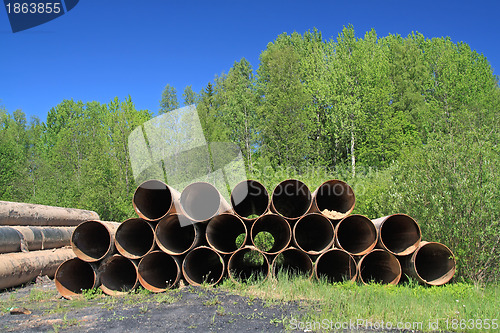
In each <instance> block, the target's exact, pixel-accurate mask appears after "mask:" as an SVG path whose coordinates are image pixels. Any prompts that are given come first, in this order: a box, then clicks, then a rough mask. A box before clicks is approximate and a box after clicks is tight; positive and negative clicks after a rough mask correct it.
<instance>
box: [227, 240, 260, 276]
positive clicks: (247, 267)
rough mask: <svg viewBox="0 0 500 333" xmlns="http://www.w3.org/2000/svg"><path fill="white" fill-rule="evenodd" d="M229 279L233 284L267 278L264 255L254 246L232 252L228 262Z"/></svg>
mask: <svg viewBox="0 0 500 333" xmlns="http://www.w3.org/2000/svg"><path fill="white" fill-rule="evenodd" d="M227 269H228V273H229V278H230V279H231V280H232V281H234V282H235V283H241V282H247V281H249V280H251V279H257V278H259V277H263V278H264V279H266V278H267V277H268V276H269V271H270V269H269V261H268V260H267V257H266V255H265V254H264V253H262V252H261V251H260V250H259V249H257V248H256V247H254V246H245V247H243V248H241V249H239V250H237V251H236V252H234V253H233V254H232V255H231V257H230V258H229V262H228V266H227Z"/></svg>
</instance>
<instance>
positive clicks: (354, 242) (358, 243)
mask: <svg viewBox="0 0 500 333" xmlns="http://www.w3.org/2000/svg"><path fill="white" fill-rule="evenodd" d="M377 236H378V235H377V228H376V227H375V225H374V224H373V222H372V221H371V220H370V219H369V218H367V217H366V216H363V215H357V214H355V215H349V216H347V217H345V218H343V219H342V220H341V221H340V222H339V223H338V224H337V226H336V227H335V245H337V247H339V248H341V249H343V250H346V251H347V252H349V253H350V254H352V255H356V256H362V255H365V254H367V253H368V252H370V251H371V250H373V249H374V248H375V245H377Z"/></svg>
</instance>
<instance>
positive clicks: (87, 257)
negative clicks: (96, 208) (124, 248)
mask: <svg viewBox="0 0 500 333" xmlns="http://www.w3.org/2000/svg"><path fill="white" fill-rule="evenodd" d="M119 226H120V223H117V222H107V221H97V220H94V221H86V222H83V223H81V224H80V225H79V226H78V227H76V229H75V230H74V231H73V235H72V236H71V247H72V248H73V251H74V252H75V254H76V256H77V257H78V258H80V259H82V260H83V261H87V262H96V261H99V260H102V259H104V258H105V257H107V256H110V255H111V254H112V253H113V252H114V250H115V233H116V229H118V227H119Z"/></svg>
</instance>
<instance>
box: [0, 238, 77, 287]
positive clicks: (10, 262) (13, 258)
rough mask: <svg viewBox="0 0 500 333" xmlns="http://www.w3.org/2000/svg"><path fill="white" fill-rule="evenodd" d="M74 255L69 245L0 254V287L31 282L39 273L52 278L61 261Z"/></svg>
mask: <svg viewBox="0 0 500 333" xmlns="http://www.w3.org/2000/svg"><path fill="white" fill-rule="evenodd" d="M74 257H75V254H74V253H73V251H72V250H71V248H69V247H65V248H59V249H51V250H41V251H33V252H28V253H23V252H18V253H4V254H0V289H5V288H10V287H15V286H18V285H21V284H23V283H27V282H31V281H32V280H33V279H35V278H36V277H37V276H39V275H48V276H49V277H51V278H52V277H53V276H54V274H55V272H56V270H57V267H59V265H60V264H61V263H62V262H64V261H66V260H68V259H71V258H74Z"/></svg>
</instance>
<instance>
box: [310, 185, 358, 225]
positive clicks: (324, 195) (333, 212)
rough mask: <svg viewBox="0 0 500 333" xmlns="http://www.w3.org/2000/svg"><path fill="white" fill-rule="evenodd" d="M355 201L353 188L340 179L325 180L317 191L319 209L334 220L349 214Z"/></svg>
mask: <svg viewBox="0 0 500 333" xmlns="http://www.w3.org/2000/svg"><path fill="white" fill-rule="evenodd" d="M355 203H356V198H355V196H354V191H353V190H352V188H351V187H350V186H349V185H348V184H347V183H345V182H343V181H341V180H338V179H335V180H329V181H326V182H324V183H323V184H321V185H320V186H319V187H318V189H317V191H316V205H317V207H318V209H319V211H320V212H322V213H323V214H325V215H326V216H328V217H329V218H331V219H334V220H339V219H342V218H343V217H345V216H346V215H349V214H350V213H351V212H352V210H353V209H354V204H355ZM325 210H326V211H325Z"/></svg>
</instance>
